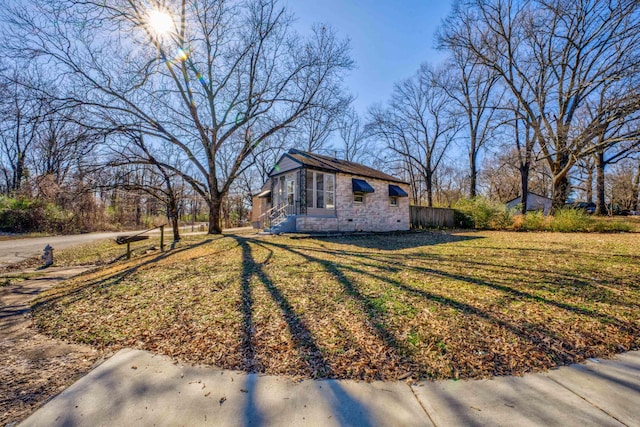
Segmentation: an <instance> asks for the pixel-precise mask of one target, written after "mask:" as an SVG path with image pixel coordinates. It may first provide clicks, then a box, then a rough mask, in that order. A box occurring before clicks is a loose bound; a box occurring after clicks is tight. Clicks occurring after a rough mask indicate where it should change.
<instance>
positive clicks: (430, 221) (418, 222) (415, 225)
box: [410, 206, 455, 229]
mask: <svg viewBox="0 0 640 427" xmlns="http://www.w3.org/2000/svg"><path fill="white" fill-rule="evenodd" d="M410 209H411V210H410V212H411V228H412V229H420V228H438V227H446V228H453V227H454V226H455V220H454V218H453V209H446V208H429V207H426V206H411V207H410Z"/></svg>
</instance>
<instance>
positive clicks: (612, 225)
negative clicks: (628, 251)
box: [593, 219, 631, 233]
mask: <svg viewBox="0 0 640 427" xmlns="http://www.w3.org/2000/svg"><path fill="white" fill-rule="evenodd" d="M593 231H595V232H596V233H627V232H629V231H631V224H629V223H626V222H617V221H607V220H606V219H598V220H596V221H595V224H594V225H593Z"/></svg>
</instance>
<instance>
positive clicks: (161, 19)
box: [147, 9, 173, 36]
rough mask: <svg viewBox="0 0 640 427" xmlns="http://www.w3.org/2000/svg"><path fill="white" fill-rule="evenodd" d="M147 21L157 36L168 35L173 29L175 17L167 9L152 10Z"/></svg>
mask: <svg viewBox="0 0 640 427" xmlns="http://www.w3.org/2000/svg"><path fill="white" fill-rule="evenodd" d="M147 22H148V25H149V28H150V29H151V31H153V32H154V33H155V34H156V36H163V35H166V34H168V33H169V32H170V31H171V30H172V29H173V19H172V18H171V15H170V14H169V13H168V12H167V11H166V10H160V9H153V10H151V11H150V12H149V15H148V17H147Z"/></svg>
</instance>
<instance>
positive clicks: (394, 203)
mask: <svg viewBox="0 0 640 427" xmlns="http://www.w3.org/2000/svg"><path fill="white" fill-rule="evenodd" d="M389 206H394V207H398V197H396V196H390V197H389Z"/></svg>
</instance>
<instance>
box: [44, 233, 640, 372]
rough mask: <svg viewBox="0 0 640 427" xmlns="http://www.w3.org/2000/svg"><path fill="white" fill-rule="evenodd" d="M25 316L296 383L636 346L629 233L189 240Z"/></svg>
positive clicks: (115, 343)
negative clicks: (296, 379)
mask: <svg viewBox="0 0 640 427" xmlns="http://www.w3.org/2000/svg"><path fill="white" fill-rule="evenodd" d="M104 250H106V249H104ZM85 253H91V252H90V251H85ZM34 316H35V321H36V323H37V325H38V326H39V327H40V328H42V329H43V330H45V331H47V332H48V333H50V334H52V335H56V336H58V337H61V338H63V339H68V340H73V341H79V342H83V343H90V344H92V345H95V346H98V347H109V348H113V349H117V348H119V347H122V346H130V347H136V348H142V349H147V350H150V351H154V352H159V353H163V354H168V355H171V356H173V357H176V358H178V359H182V360H187V361H192V362H198V363H205V364H214V365H217V366H220V367H224V368H232V369H242V370H248V371H257V372H265V373H269V374H285V375H290V376H293V377H299V378H302V377H313V378H323V377H331V378H357V379H366V380H372V379H397V378H407V377H409V376H411V377H412V378H438V379H440V378H476V377H487V376H491V375H507V374H522V373H525V372H531V371H538V370H542V369H546V368H550V367H553V366H557V365H561V364H566V363H571V362H576V361H580V360H583V359H585V358H587V357H596V356H610V355H612V354H614V353H616V352H622V351H625V350H629V349H637V348H640V236H639V235H638V234H635V233H623V234H579V233H572V234H558V233H514V232H423V233H409V234H397V235H378V236H360V237H343V238H325V239H320V238H315V239H293V238H289V237H274V236H266V237H259V236H255V235H226V236H215V237H212V236H198V237H191V238H190V240H187V241H184V242H182V243H181V244H180V245H179V246H178V247H176V249H174V250H173V251H170V252H167V253H164V254H160V253H158V252H153V253H148V254H144V253H141V254H140V255H139V256H137V257H136V258H134V259H132V260H131V261H119V262H116V263H113V264H110V265H108V266H105V267H104V268H102V269H100V270H98V271H94V272H91V273H88V274H85V275H84V276H81V277H79V278H77V279H75V280H73V281H71V282H67V283H66V284H65V285H64V286H63V287H58V288H56V289H54V290H52V291H50V292H48V293H46V294H44V295H43V296H42V297H41V298H40V300H39V303H38V304H37V305H36V307H35V313H34Z"/></svg>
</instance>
